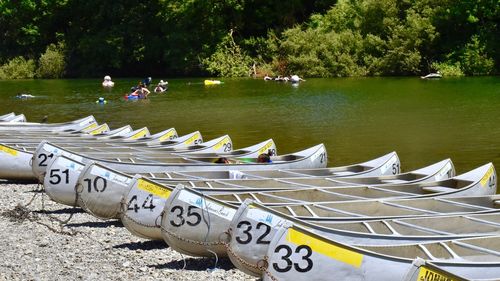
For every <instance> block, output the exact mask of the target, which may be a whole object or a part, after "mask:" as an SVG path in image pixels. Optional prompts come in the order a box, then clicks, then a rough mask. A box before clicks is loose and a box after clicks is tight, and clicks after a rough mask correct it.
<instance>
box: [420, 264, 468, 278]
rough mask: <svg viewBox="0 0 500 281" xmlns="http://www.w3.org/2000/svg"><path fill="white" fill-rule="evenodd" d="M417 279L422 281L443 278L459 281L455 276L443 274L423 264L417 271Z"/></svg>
mask: <svg viewBox="0 0 500 281" xmlns="http://www.w3.org/2000/svg"><path fill="white" fill-rule="evenodd" d="M417 280H418V281H421V280H422V281H423V280H429V281H430V280H443V281H460V280H459V279H457V278H454V277H451V276H448V275H445V274H443V273H441V272H437V271H435V270H431V269H429V268H426V267H425V266H421V267H420V270H419V271H418V276H417Z"/></svg>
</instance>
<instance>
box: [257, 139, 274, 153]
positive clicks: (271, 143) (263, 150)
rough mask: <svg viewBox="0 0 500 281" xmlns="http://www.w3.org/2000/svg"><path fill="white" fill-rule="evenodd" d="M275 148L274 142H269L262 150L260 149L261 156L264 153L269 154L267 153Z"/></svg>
mask: <svg viewBox="0 0 500 281" xmlns="http://www.w3.org/2000/svg"><path fill="white" fill-rule="evenodd" d="M272 146H273V141H269V142H268V143H266V145H264V146H263V147H262V148H261V149H259V155H260V154H262V153H267V151H268V150H269V149H270V148H271V147H272Z"/></svg>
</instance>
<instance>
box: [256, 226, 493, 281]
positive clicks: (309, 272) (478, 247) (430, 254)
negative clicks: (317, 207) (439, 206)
mask: <svg viewBox="0 0 500 281" xmlns="http://www.w3.org/2000/svg"><path fill="white" fill-rule="evenodd" d="M499 250H500V236H489V237H477V238H466V239H456V240H448V241H441V242H433V243H416V244H407V245H399V246H386V245H382V246H351V245H348V244H345V243H340V242H337V241H334V240H331V239H328V238H326V237H324V236H321V235H317V234H315V233H312V232H311V231H309V230H308V229H306V228H303V227H301V226H298V225H295V224H291V225H286V226H284V227H282V228H281V229H280V230H279V231H278V233H277V234H276V235H275V237H274V238H273V239H272V240H271V241H270V244H269V251H268V253H267V256H268V259H267V262H266V264H264V265H263V268H265V269H266V270H265V272H264V274H263V276H262V277H263V280H307V281H309V280H363V281H369V280H374V281H375V280H377V281H378V280H387V281H390V280H394V281H396V280H397V281H399V280H403V279H404V278H405V276H406V275H407V274H408V273H409V271H410V270H412V269H413V268H412V267H413V265H412V263H413V260H414V259H415V258H416V257H420V258H422V259H424V260H426V261H429V262H431V263H432V264H434V265H436V266H437V267H439V268H442V269H443V270H445V271H448V272H450V273H452V274H455V275H459V276H463V277H464V278H467V279H498V278H499V277H500V252H499ZM424 277H425V276H424ZM419 280H425V279H419ZM432 280H436V279H432ZM437 280H442V279H440V277H439V278H438V279H437ZM445 280H446V279H445Z"/></svg>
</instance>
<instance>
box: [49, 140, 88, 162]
mask: <svg viewBox="0 0 500 281" xmlns="http://www.w3.org/2000/svg"><path fill="white" fill-rule="evenodd" d="M43 150H45V151H47V152H49V153H52V154H54V155H64V156H66V157H68V158H71V159H73V160H76V161H78V162H83V161H82V160H83V157H81V156H79V155H75V154H73V153H69V152H67V151H64V150H60V149H59V148H57V147H55V146H53V145H50V144H44V145H43Z"/></svg>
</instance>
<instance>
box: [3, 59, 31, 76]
mask: <svg viewBox="0 0 500 281" xmlns="http://www.w3.org/2000/svg"><path fill="white" fill-rule="evenodd" d="M33 77H35V62H34V61H33V60H31V59H29V60H27V59H25V58H23V57H15V58H13V59H11V60H9V61H8V62H6V63H5V64H3V65H2V66H0V79H31V78H33Z"/></svg>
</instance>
